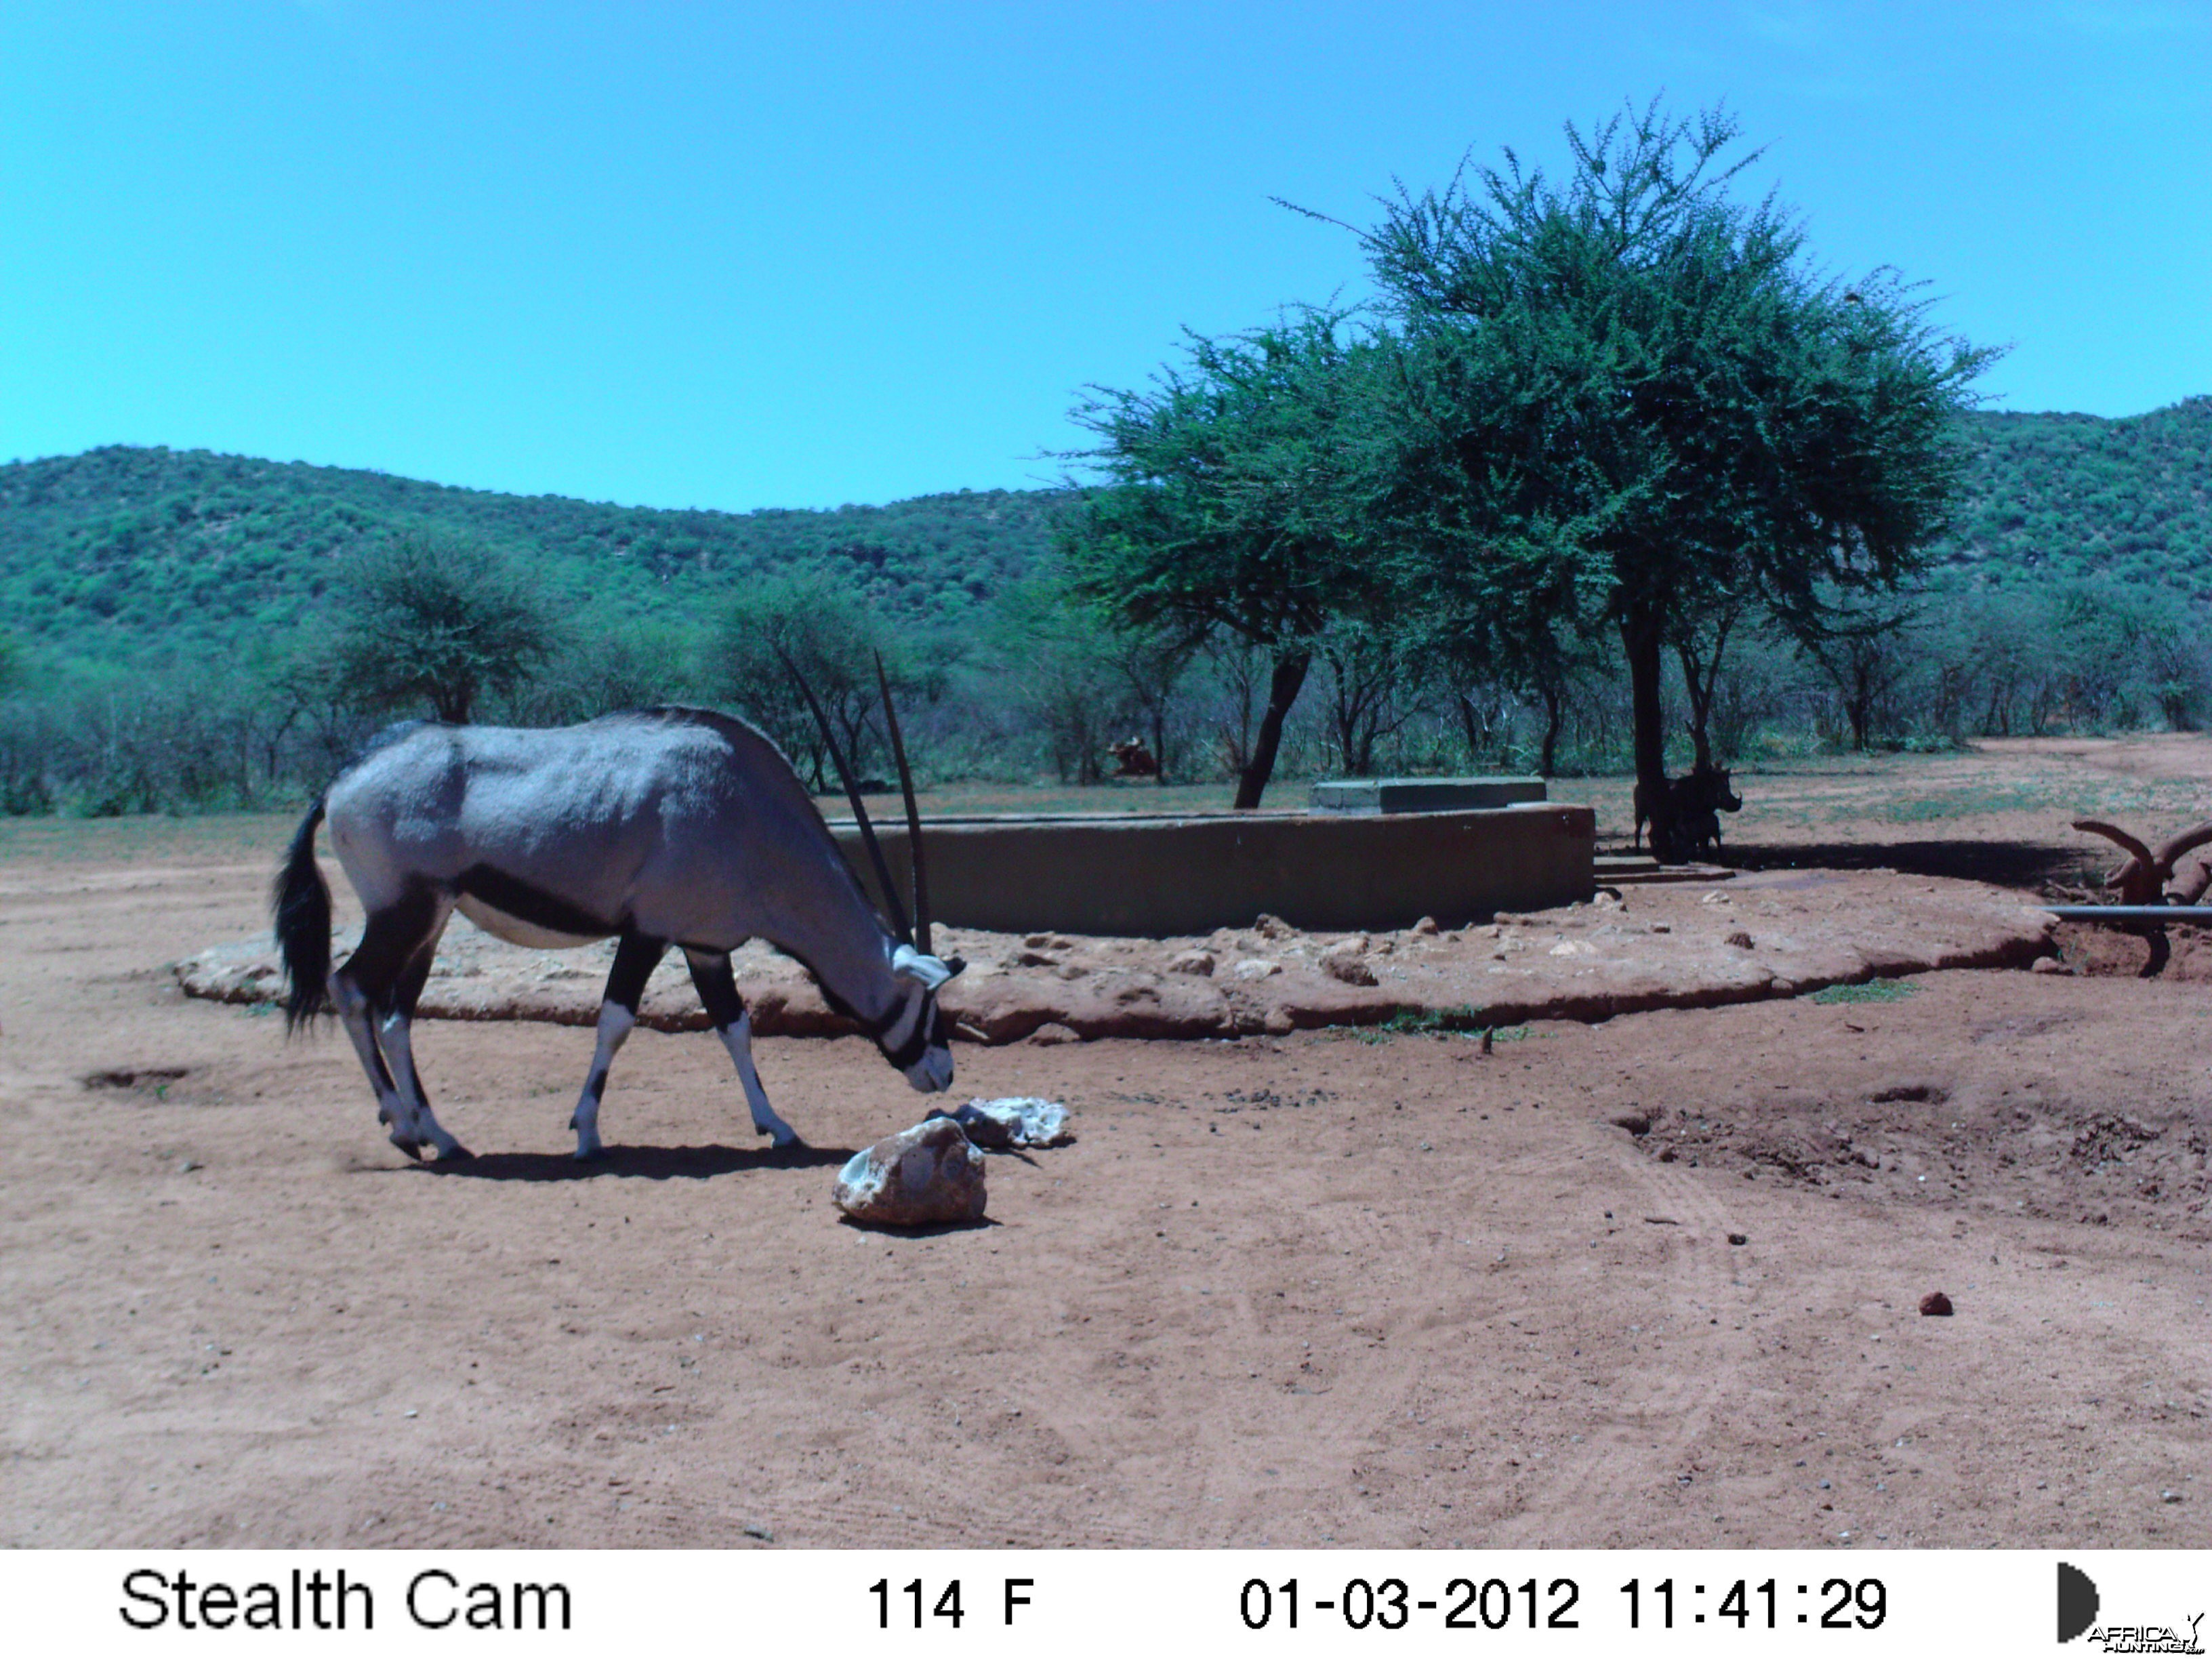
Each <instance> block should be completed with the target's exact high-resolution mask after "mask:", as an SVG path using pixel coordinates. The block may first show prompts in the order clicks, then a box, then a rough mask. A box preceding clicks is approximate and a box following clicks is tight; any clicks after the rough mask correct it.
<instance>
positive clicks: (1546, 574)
mask: <svg viewBox="0 0 2212 1659" xmlns="http://www.w3.org/2000/svg"><path fill="white" fill-rule="evenodd" d="M1737 132H1738V129H1737V125H1736V123H1735V120H1734V119H1733V118H1730V117H1729V116H1728V115H1726V114H1725V113H1723V112H1718V111H1714V112H1706V113H1705V114H1703V115H1701V116H1700V117H1699V118H1698V120H1697V121H1696V122H1695V123H1694V124H1692V122H1690V121H1688V120H1686V119H1682V120H1677V119H1672V118H1668V117H1666V116H1664V115H1663V114H1662V112H1661V111H1660V108H1659V106H1658V104H1657V102H1656V100H1655V101H1654V102H1653V103H1652V104H1651V105H1650V106H1647V107H1646V108H1645V109H1644V110H1643V111H1641V112H1637V111H1635V110H1633V109H1632V110H1630V111H1629V112H1627V114H1626V117H1625V118H1624V117H1618V116H1617V117H1615V118H1613V119H1612V120H1610V121H1608V122H1607V123H1605V124H1603V125H1599V126H1595V127H1594V128H1593V129H1592V130H1591V131H1589V132H1588V133H1584V132H1583V131H1579V130H1577V128H1575V127H1574V126H1572V125H1570V126H1569V127H1568V128H1567V141H1568V145H1569V148H1570V150H1571V154H1572V156H1573V161H1574V167H1573V170H1572V173H1571V176H1570V177H1568V178H1567V179H1565V181H1564V183H1561V184H1558V185H1554V184H1553V182H1551V181H1550V180H1548V179H1547V178H1546V177H1545V176H1544V175H1543V173H1541V171H1533V170H1528V171H1524V169H1523V168H1522V166H1521V163H1520V161H1519V160H1518V158H1517V157H1516V156H1515V155H1513V153H1512V152H1511V151H1510V150H1508V151H1507V152H1506V153H1505V165H1504V168H1503V169H1496V168H1485V169H1482V170H1480V172H1478V173H1475V174H1474V177H1473V178H1472V179H1468V178H1467V177H1466V176H1465V175H1464V174H1462V176H1461V177H1460V178H1458V179H1455V180H1454V181H1453V182H1452V184H1451V185H1449V187H1447V188H1446V189H1445V190H1443V191H1430V192H1428V193H1427V194H1425V195H1423V196H1420V197H1413V196H1412V195H1411V194H1410V193H1408V192H1406V191H1401V192H1400V194H1399V196H1398V197H1396V198H1395V200H1392V201H1389V202H1386V203H1385V204H1384V215H1383V220H1382V222H1380V223H1379V224H1377V225H1376V226H1375V227H1374V228H1372V229H1371V230H1370V231H1368V232H1367V233H1365V234H1364V239H1363V246H1364V247H1365V249H1366V251H1367V252H1368V253H1369V255H1370V259H1371V261H1372V264H1373V268H1374V271H1375V274H1376V277H1377V279H1378V281H1379V283H1380V284H1381V286H1382V287H1383V290H1384V292H1385V294H1386V295H1388V296H1389V307H1390V312H1391V314H1392V316H1393V317H1394V319H1395V320H1396V322H1397V323H1398V325H1399V326H1400V329H1401V333H1402V341H1403V349H1402V351H1401V353H1400V354H1399V358H1400V361H1401V362H1402V363H1403V364H1404V366H1405V372H1404V374H1402V375H1401V377H1400V378H1399V380H1398V381H1397V382H1396V385H1397V386H1398V389H1399V395H1400V415H1399V418H1398V419H1397V421H1396V422H1395V424H1396V426H1397V428H1398V430H1399V432H1400V434H1401V445H1402V447H1401V455H1400V468H1399V481H1398V483H1397V486H1396V488H1395V489H1394V491H1393V492H1392V500H1393V507H1394V515H1395V525H1396V535H1395V540H1396V541H1397V542H1398V543H1399V544H1401V545H1402V546H1404V547H1405V548H1407V550H1409V552H1410V553H1411V554H1412V555H1413V556H1414V558H1415V559H1416V560H1417V561H1418V562H1419V565H1420V567H1421V569H1422V571H1423V572H1424V578H1425V580H1427V581H1429V582H1431V583H1432V584H1433V585H1434V586H1436V587H1437V590H1438V591H1439V592H1443V593H1445V594H1448V595H1449V594H1460V595H1465V594H1467V593H1468V592H1474V593H1477V594H1480V593H1483V592H1488V593H1491V594H1494V595H1505V594H1509V593H1510V592H1512V591H1513V590H1514V589H1516V587H1522V588H1525V590H1526V591H1528V592H1535V593H1539V594H1543V595H1547V596H1548V597H1547V599H1546V602H1545V603H1544V604H1543V605H1539V606H1537V607H1535V608H1534V611H1532V612H1531V613H1530V614H1532V615H1538V616H1543V617H1547V618H1548V619H1550V620H1551V621H1553V622H1556V621H1557V620H1558V618H1559V617H1562V616H1565V617H1569V618H1571V622H1572V623H1573V624H1574V625H1576V626H1577V627H1580V628H1583V629H1596V628H1609V629H1617V630H1618V632H1619V635H1620V641H1621V645H1622V647H1623V650H1624V652H1625V653H1626V659H1627V665H1628V670H1629V678H1630V688H1631V693H1632V707H1633V710H1634V720H1635V755H1636V772H1637V779H1638V783H1639V784H1640V785H1641V786H1642V787H1643V789H1644V794H1645V797H1646V799H1648V800H1650V801H1651V802H1654V803H1656V811H1655V823H1654V828H1653V845H1654V847H1655V848H1656V849H1657V850H1658V851H1659V853H1660V854H1661V856H1662V857H1667V858H1679V857H1680V856H1682V855H1683V852H1684V849H1683V848H1682V846H1681V844H1680V837H1679V836H1678V835H1677V833H1676V826H1675V824H1674V821H1673V814H1672V812H1671V810H1670V805H1669V798H1668V793H1667V792H1666V790H1665V789H1664V787H1662V786H1663V783H1664V779H1665V732H1664V729H1663V726H1662V703H1661V678H1662V667H1663V664H1664V659H1665V654H1666V649H1667V646H1668V641H1669V640H1670V638H1672V639H1677V640H1679V639H1680V638H1681V637H1682V629H1683V625H1684V623H1686V621H1688V620H1690V619H1692V618H1693V617H1696V616H1697V615H1698V614H1699V613H1700V612H1703V611H1708V610H1709V609H1710V607H1711V604H1712V603H1713V602H1714V601H1715V600H1716V599H1721V598H1723V597H1724V596H1727V595H1729V594H1735V593H1744V592H1750V593H1755V594H1756V595H1757V596H1758V598H1759V601H1760V602H1761V603H1762V604H1763V605H1765V607H1766V608H1767V609H1769V610H1770V611H1772V612H1773V613H1774V614H1775V615H1776V616H1777V617H1779V618H1780V619H1782V620H1783V621H1784V623H1786V624H1787V625H1788V626H1790V628H1791V629H1793V631H1795V632H1796V634H1797V635H1799V637H1801V638H1807V639H1810V638H1814V637H1818V636H1820V634H1821V632H1822V630H1823V628H1824V623H1825V618H1826V617H1827V615H1828V614H1829V612H1830V611H1831V609H1832V603H1833V598H1832V596H1836V595H1842V596H1844V597H1848V596H1850V595H1851V594H1854V593H1858V592H1865V591H1867V590H1869V589H1881V588H1889V587H1893V586H1895V585H1896V584H1897V582H1898V580H1899V578H1900V577H1902V576H1903V575H1905V574H1907V573H1909V572H1910V571H1911V570H1912V569H1913V568H1916V567H1917V564H1918V563H1919V562H1920V559H1921V550H1922V549H1923V547H1924V546H1925V545H1926V544H1928V542H1929V540H1930V539H1931V538H1933V537H1935V536H1936V535H1937V534H1938V533H1939V532H1941V531H1942V528H1943V526H1944V521H1945V513H1946V508H1947V506H1948V501H1949V500H1950V497H1951V495H1952V491H1953V489H1954V484H1955V481H1956V477H1957V472H1958V461H1957V459H1956V457H1955V455H1954V448H1953V440H1952V428H1953V424H1954V419H1955V417H1956V416H1957V415H1958V414H1959V413H1960V411H1961V410H1963V409H1965V408H1966V407H1968V406H1969V405H1970V404H1971V403H1972V398H1971V396H1970V394H1969V393H1968V392H1967V389H1966V388H1967V383H1968V382H1969V381H1970V380H1971V379H1972V376H1973V375H1974V374H1976V373H1977V372H1978V371H1979V370H1980V369H1981V368H1983V367H1984V365H1985V364H1986V363H1987V362H1990V359H1991V357H1992V356H1993V355H1994V354H1992V353H1991V352H1990V351H1987V350H1984V349H1978V348H1976V347H1973V346H1972V345H1969V344H1967V343H1965V342H1964V341H1961V340H1958V339H1955V338H1951V337H1942V336H1939V335H1937V334H1936V332H1935V331H1933V330H1932V329H1930V328H1929V325H1928V324H1927V320H1926V313H1927V306H1926V302H1925V301H1921V300H1918V299H1916V298H1914V297H1913V294H1912V291H1911V289H1907V288H1906V287H1905V285H1904V284H1903V283H1900V282H1899V280H1898V279H1897V277H1896V276H1894V274H1893V273H1890V272H1887V271H1880V272H1876V273H1875V274H1874V275H1873V276H1869V277H1868V278H1865V279H1863V280H1862V281H1860V282H1858V283H1856V284H1855V285H1851V286H1848V287H1847V286H1846V285H1845V284H1844V283H1841V282H1837V281H1824V280H1822V279H1820V277H1819V276H1818V275H1817V274H1816V273H1814V271H1812V270H1810V269H1809V267H1808V264H1807V262H1806V260H1805V258H1804V237H1803V234H1802V232H1801V231H1800V230H1799V229H1798V228H1796V225H1795V224H1794V223H1793V222H1790V219H1789V218H1788V217H1787V216H1785V215H1784V213H1783V212H1782V211H1781V210H1779V209H1778V207H1777V206H1776V204H1775V203H1774V202H1773V201H1772V199H1771V198H1769V199H1768V200H1766V201H1765V202H1762V203H1760V204H1759V205H1757V206H1756V207H1745V206H1742V205H1740V204H1737V203H1736V202H1735V201H1734V200H1732V199H1731V197H1730V195H1729V184H1730V182H1731V180H1733V179H1735V177H1736V175H1737V174H1739V173H1741V171H1742V169H1743V168H1744V167H1747V166H1749V165H1750V163H1751V162H1752V161H1754V160H1756V159H1757V155H1756V153H1754V154H1753V155H1746V156H1744V157H1742V158H1741V160H1738V161H1735V162H1734V163H1733V164H1730V165H1725V166H1723V165H1721V156H1722V153H1723V151H1724V150H1726V149H1728V148H1729V146H1730V145H1731V144H1732V143H1734V142H1735V138H1736V137H1737Z"/></svg>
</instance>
